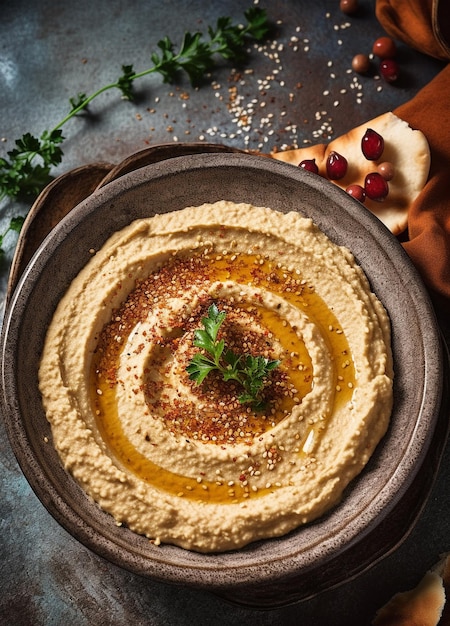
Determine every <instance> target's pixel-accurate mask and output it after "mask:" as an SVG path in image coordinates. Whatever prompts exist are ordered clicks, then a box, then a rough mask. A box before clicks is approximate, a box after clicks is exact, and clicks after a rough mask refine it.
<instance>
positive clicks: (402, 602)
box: [372, 571, 445, 626]
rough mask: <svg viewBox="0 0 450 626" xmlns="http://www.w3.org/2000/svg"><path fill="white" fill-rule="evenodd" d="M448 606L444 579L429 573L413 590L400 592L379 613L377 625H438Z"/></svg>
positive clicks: (376, 618)
mask: <svg viewBox="0 0 450 626" xmlns="http://www.w3.org/2000/svg"><path fill="white" fill-rule="evenodd" d="M444 605H445V591H444V584H443V581H442V578H441V577H440V576H439V574H438V573H437V572H431V571H430V572H427V573H426V574H425V576H424V577H423V578H422V580H421V581H420V583H419V584H418V585H417V587H415V588H414V589H412V590H411V591H405V592H402V593H397V594H395V596H393V597H392V599H391V600H389V602H388V603H387V604H385V606H383V607H382V608H381V609H380V610H379V611H378V613H377V615H376V617H375V619H374V620H373V622H372V624H373V626H437V624H438V622H439V620H440V619H441V616H442V611H443V609H444Z"/></svg>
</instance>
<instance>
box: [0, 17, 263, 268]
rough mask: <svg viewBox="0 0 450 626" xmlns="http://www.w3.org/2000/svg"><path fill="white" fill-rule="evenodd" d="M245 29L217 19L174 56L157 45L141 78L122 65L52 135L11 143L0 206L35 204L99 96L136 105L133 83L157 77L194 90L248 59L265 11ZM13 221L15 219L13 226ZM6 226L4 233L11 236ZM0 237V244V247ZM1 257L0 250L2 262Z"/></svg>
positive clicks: (0, 161)
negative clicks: (219, 62)
mask: <svg viewBox="0 0 450 626" xmlns="http://www.w3.org/2000/svg"><path fill="white" fill-rule="evenodd" d="M244 15H245V18H246V20H247V24H245V25H243V26H242V25H239V24H233V23H232V21H231V18H229V17H220V18H219V19H218V20H217V24H216V27H215V28H212V27H208V37H209V38H207V39H205V37H204V35H203V34H202V33H201V32H195V33H190V32H187V33H185V35H184V38H183V41H182V43H181V45H180V47H179V49H178V51H176V49H175V45H174V43H173V42H172V41H171V39H170V38H169V37H164V38H163V39H161V40H160V41H159V42H158V51H157V52H153V54H151V61H152V63H153V65H152V66H151V67H149V68H148V69H146V70H144V71H142V72H136V71H135V70H134V68H133V66H132V65H122V74H121V75H120V76H119V78H118V79H117V80H116V81H114V82H112V83H110V84H108V85H105V86H103V87H101V88H100V89H98V90H97V91H95V92H94V93H92V94H91V95H86V94H85V93H82V92H80V93H78V94H77V96H76V97H72V98H70V99H69V103H70V105H71V109H70V111H69V113H68V114H67V115H66V116H65V117H64V118H63V119H62V120H61V121H60V122H59V123H58V124H57V125H56V126H55V127H54V128H53V129H52V130H50V131H49V130H45V131H44V132H43V133H42V134H41V135H40V136H39V137H36V136H34V135H32V134H31V133H26V134H24V135H23V136H22V137H21V138H20V139H17V140H16V141H15V147H14V149H13V150H11V151H9V152H8V153H7V158H0V201H1V200H2V199H3V198H5V197H10V198H13V199H17V198H22V197H28V198H29V197H32V198H35V197H36V196H37V195H38V194H39V193H40V191H42V189H43V188H44V187H45V186H46V185H47V184H48V183H49V182H50V180H51V179H52V176H51V172H52V168H53V167H54V166H56V165H58V164H59V163H61V161H62V157H63V151H62V149H61V144H62V143H63V141H64V139H65V137H64V136H63V134H62V131H61V128H62V127H63V126H64V125H65V124H66V123H67V122H68V121H69V120H71V119H72V118H73V117H75V116H76V115H77V114H79V113H81V112H82V111H84V110H86V109H88V107H89V104H90V103H91V102H92V101H93V100H94V99H95V98H97V97H98V96H99V95H100V94H102V93H103V92H105V91H108V90H111V89H118V90H119V91H120V92H121V94H122V98H124V99H125V100H130V101H132V100H134V92H133V85H134V82H135V81H136V80H138V79H140V78H143V77H144V76H147V75H149V74H154V73H159V74H161V76H162V77H163V81H164V82H166V83H171V82H173V81H175V80H176V79H177V77H178V75H179V74H182V73H183V72H184V73H186V74H187V75H188V77H189V80H190V82H191V84H192V86H193V87H197V86H199V85H200V84H201V82H202V81H203V80H204V79H205V77H206V76H207V75H208V73H209V72H211V71H212V70H213V69H214V68H215V66H216V59H218V58H220V57H221V58H222V59H225V60H226V61H232V62H236V63H243V62H245V61H246V60H247V56H248V50H247V47H248V42H249V41H250V40H252V39H253V40H255V41H262V40H263V39H264V38H265V37H267V35H268V33H269V29H270V26H269V23H268V20H267V15H266V12H265V10H264V9H261V8H259V7H251V8H249V9H248V10H247V11H245V14H244ZM14 219H16V218H13V220H14ZM13 229H14V227H13V226H11V225H10V226H8V228H7V231H9V230H13ZM5 234H6V231H5V232H4V233H3V235H0V242H1V241H3V238H4V236H5ZM0 245H1V243H0ZM2 253H3V250H2V248H1V247H0V256H1V254H2Z"/></svg>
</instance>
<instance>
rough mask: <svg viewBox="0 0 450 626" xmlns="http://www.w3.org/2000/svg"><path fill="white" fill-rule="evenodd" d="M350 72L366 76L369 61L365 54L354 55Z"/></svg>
mask: <svg viewBox="0 0 450 626" xmlns="http://www.w3.org/2000/svg"><path fill="white" fill-rule="evenodd" d="M352 70H354V71H355V72H357V73H358V74H367V72H368V71H369V70H370V59H369V57H368V56H367V54H356V55H355V56H354V57H353V59H352Z"/></svg>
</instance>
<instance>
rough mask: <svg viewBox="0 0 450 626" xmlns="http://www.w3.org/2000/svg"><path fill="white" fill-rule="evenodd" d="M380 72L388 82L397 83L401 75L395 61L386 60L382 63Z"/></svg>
mask: <svg viewBox="0 0 450 626" xmlns="http://www.w3.org/2000/svg"><path fill="white" fill-rule="evenodd" d="M380 72H381V75H382V77H383V78H384V80H385V81H386V82H388V83H395V81H396V80H397V78H398V75H399V67H398V63H397V61H394V59H384V60H383V61H381V63H380Z"/></svg>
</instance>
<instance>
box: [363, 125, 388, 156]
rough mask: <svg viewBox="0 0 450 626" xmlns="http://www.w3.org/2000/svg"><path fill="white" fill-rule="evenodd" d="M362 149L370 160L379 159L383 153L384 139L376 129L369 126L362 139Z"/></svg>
mask: <svg viewBox="0 0 450 626" xmlns="http://www.w3.org/2000/svg"><path fill="white" fill-rule="evenodd" d="M361 150H362V152H363V154H364V156H365V157H366V159H368V160H369V161H377V160H378V159H379V158H380V156H381V155H382V154H383V150H384V139H383V137H382V136H381V135H379V134H378V133H377V132H376V131H375V130H372V129H371V128H368V129H367V130H366V132H365V133H364V136H363V138H362V139H361Z"/></svg>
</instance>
